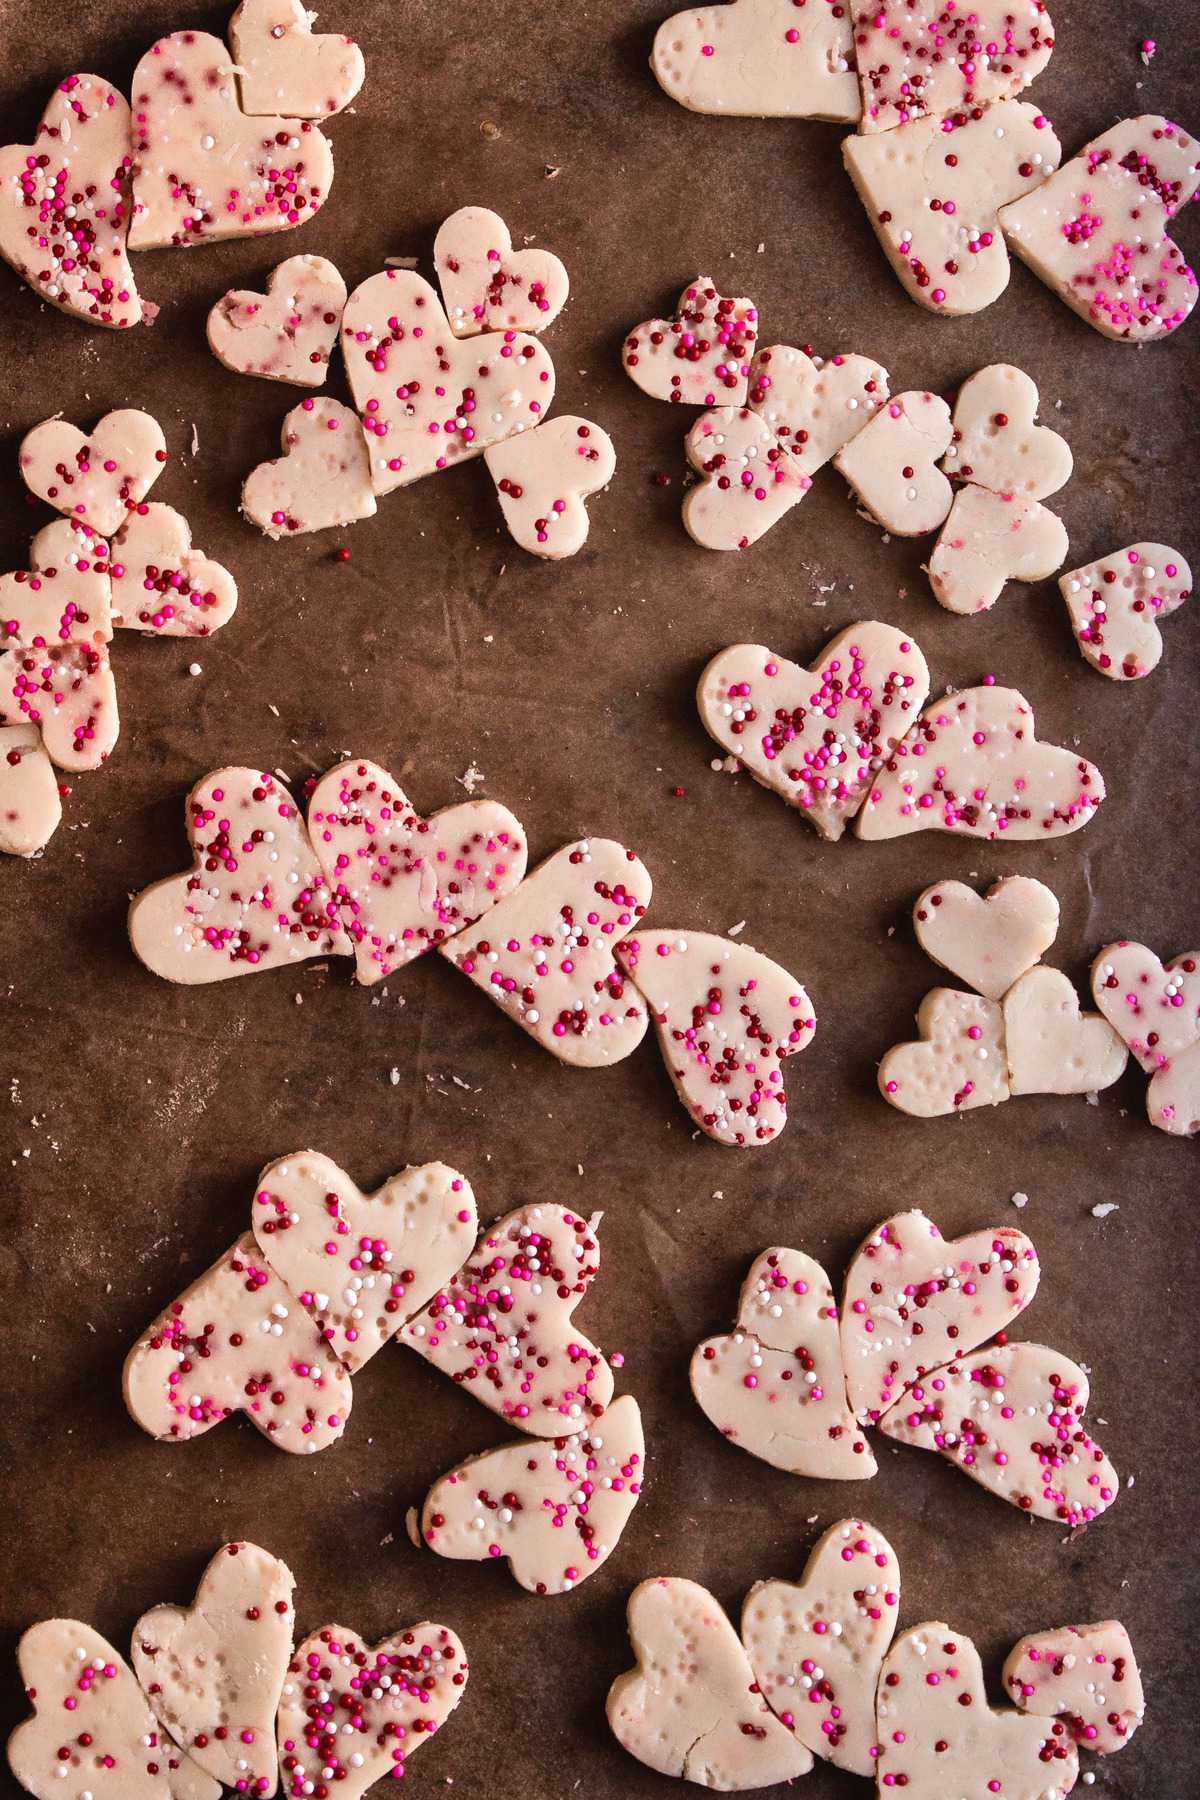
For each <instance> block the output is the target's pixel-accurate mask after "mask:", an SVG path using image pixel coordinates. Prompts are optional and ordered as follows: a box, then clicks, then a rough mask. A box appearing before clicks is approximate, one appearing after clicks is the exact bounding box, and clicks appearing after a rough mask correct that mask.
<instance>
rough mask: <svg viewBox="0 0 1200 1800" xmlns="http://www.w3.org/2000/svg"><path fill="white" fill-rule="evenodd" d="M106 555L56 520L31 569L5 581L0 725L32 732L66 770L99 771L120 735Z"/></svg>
mask: <svg viewBox="0 0 1200 1800" xmlns="http://www.w3.org/2000/svg"><path fill="white" fill-rule="evenodd" d="M107 554H108V546H107V545H106V544H105V543H104V542H103V541H102V540H97V539H96V538H95V537H94V536H93V535H92V534H91V533H90V532H89V531H88V530H87V528H86V527H81V526H76V525H73V524H71V523H69V522H68V521H67V520H65V519H56V520H55V522H54V523H53V524H52V525H46V526H43V528H42V530H41V531H39V532H38V534H37V536H36V537H35V538H34V540H33V542H32V543H31V544H30V546H29V568H28V569H23V570H21V571H19V572H18V573H17V574H15V575H3V576H0V722H2V723H5V724H10V725H34V726H36V727H37V728H38V730H39V732H40V733H41V738H42V743H43V745H44V746H45V749H46V753H47V755H48V756H49V757H50V759H51V761H52V762H54V763H57V765H58V767H59V768H60V769H70V770H83V769H98V768H99V767H100V765H101V764H102V763H103V762H105V761H106V759H107V758H108V756H109V754H110V752H111V751H112V749H113V746H114V745H115V744H116V741H117V736H118V733H119V731H120V719H119V716H118V711H117V686H116V681H115V680H114V678H113V672H112V668H111V666H110V663H109V660H108V644H109V640H110V639H111V637H112V627H113V617H112V586H111V583H110V580H109V574H108V563H107V560H106V558H107ZM14 766H15V765H14Z"/></svg>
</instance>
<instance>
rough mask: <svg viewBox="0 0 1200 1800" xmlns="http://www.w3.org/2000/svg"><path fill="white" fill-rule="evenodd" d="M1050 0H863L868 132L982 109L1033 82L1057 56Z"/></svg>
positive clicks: (860, 24)
mask: <svg viewBox="0 0 1200 1800" xmlns="http://www.w3.org/2000/svg"><path fill="white" fill-rule="evenodd" d="M1053 49H1054V27H1053V26H1052V24H1051V23H1050V15H1049V13H1048V12H1047V10H1046V7H1045V5H1044V4H1043V0H972V4H971V7H970V9H969V10H967V9H964V8H959V7H956V6H955V4H954V0H859V3H858V5H856V7H855V8H854V50H855V57H856V61H857V64H858V79H859V82H860V84H861V87H862V124H861V125H860V126H859V130H860V131H862V132H879V131H891V130H892V129H893V128H894V127H895V126H897V125H904V124H905V123H906V122H907V121H908V120H910V119H921V118H926V117H928V118H930V119H932V118H938V119H941V118H942V117H943V116H944V115H946V114H956V113H959V112H962V111H966V112H971V111H977V110H978V109H979V108H980V107H983V106H986V105H987V104H988V102H989V101H992V100H1003V99H1005V98H1007V97H1009V96H1011V95H1013V94H1019V93H1020V92H1021V90H1022V89H1023V88H1027V87H1028V86H1029V84H1030V82H1031V81H1032V80H1033V79H1034V77H1035V76H1036V75H1040V74H1041V72H1042V70H1043V69H1044V68H1045V67H1046V64H1047V63H1048V62H1049V61H1050V54H1051V51H1052V50H1053Z"/></svg>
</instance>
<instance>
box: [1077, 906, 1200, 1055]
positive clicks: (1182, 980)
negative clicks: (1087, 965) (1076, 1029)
mask: <svg viewBox="0 0 1200 1800" xmlns="http://www.w3.org/2000/svg"><path fill="white" fill-rule="evenodd" d="M1092 996H1093V998H1094V999H1095V1002H1096V1005H1097V1006H1098V1007H1099V1008H1100V1011H1101V1012H1102V1013H1103V1014H1104V1017H1105V1018H1106V1019H1107V1020H1108V1022H1109V1024H1110V1025H1111V1026H1112V1028H1113V1030H1114V1031H1115V1032H1117V1033H1118V1035H1119V1036H1120V1037H1122V1038H1123V1039H1124V1041H1125V1043H1127V1044H1128V1046H1129V1048H1130V1049H1131V1050H1132V1051H1133V1054H1134V1055H1135V1056H1136V1058H1137V1060H1138V1062H1139V1063H1140V1064H1141V1065H1142V1067H1143V1069H1145V1071H1146V1073H1147V1075H1152V1074H1154V1072H1155V1071H1156V1070H1157V1069H1161V1068H1163V1067H1165V1066H1166V1064H1167V1063H1168V1062H1170V1061H1171V1060H1172V1058H1174V1057H1176V1056H1178V1055H1180V1053H1181V1052H1182V1051H1184V1050H1186V1049H1188V1048H1189V1046H1190V1045H1192V1044H1194V1043H1195V1042H1196V1041H1197V1039H1200V950H1184V951H1181V953H1180V954H1179V955H1178V956H1175V957H1172V959H1171V961H1170V962H1169V963H1167V964H1166V966H1165V967H1164V965H1163V964H1162V963H1161V962H1160V961H1159V959H1158V957H1157V956H1156V955H1155V954H1154V952H1153V950H1148V949H1147V948H1146V946H1145V944H1135V943H1131V942H1130V941H1129V940H1128V939H1124V938H1123V939H1121V941H1120V942H1118V943H1115V944H1105V946H1104V948H1103V950H1101V951H1100V953H1099V955H1098V956H1097V957H1096V959H1095V961H1094V962H1093V963H1092Z"/></svg>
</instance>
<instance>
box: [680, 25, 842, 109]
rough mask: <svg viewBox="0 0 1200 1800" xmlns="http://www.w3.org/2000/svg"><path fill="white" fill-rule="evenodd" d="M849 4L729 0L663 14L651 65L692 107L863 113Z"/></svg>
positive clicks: (690, 107) (683, 102) (685, 102)
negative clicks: (669, 16)
mask: <svg viewBox="0 0 1200 1800" xmlns="http://www.w3.org/2000/svg"><path fill="white" fill-rule="evenodd" d="M853 65H854V39H853V36H852V33H851V26H850V9H849V8H848V7H846V6H804V5H799V6H798V5H797V3H796V0H731V3H730V4H729V5H727V6H726V5H720V6H698V7H695V8H693V9H692V11H690V12H681V13H675V14H674V16H673V17H672V18H669V19H664V21H663V23H662V24H661V25H660V26H659V28H658V32H657V34H656V35H655V39H654V49H653V50H652V51H651V54H650V67H651V68H652V69H653V70H654V74H655V78H656V80H657V81H658V84H659V86H660V87H661V88H662V89H663V92H664V93H667V94H670V96H671V98H672V100H678V102H679V104H680V106H686V107H687V108H688V109H689V110H690V111H691V112H698V113H716V114H719V115H724V116H725V117H727V118H736V117H743V118H751V119H830V120H833V121H834V122H844V123H846V124H853V123H854V121H855V120H856V119H857V118H858V116H859V113H860V112H861V111H862V102H861V100H860V98H859V93H858V81H857V78H856V76H855V74H854V66H853Z"/></svg>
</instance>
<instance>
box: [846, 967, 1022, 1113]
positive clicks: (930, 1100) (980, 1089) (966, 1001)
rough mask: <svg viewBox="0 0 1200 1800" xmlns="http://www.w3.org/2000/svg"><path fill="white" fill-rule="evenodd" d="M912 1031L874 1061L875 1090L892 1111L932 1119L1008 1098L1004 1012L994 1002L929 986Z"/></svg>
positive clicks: (994, 1103) (1009, 1090) (997, 1103)
mask: <svg viewBox="0 0 1200 1800" xmlns="http://www.w3.org/2000/svg"><path fill="white" fill-rule="evenodd" d="M917 1034H918V1035H917V1038H916V1039H915V1040H914V1041H913V1042H911V1043H906V1044H895V1045H893V1047H892V1049H890V1050H889V1051H888V1052H887V1054H886V1055H885V1056H884V1057H883V1058H882V1059H881V1061H880V1064H879V1071H878V1076H877V1079H878V1083H879V1091H880V1093H881V1094H882V1095H883V1097H884V1099H885V1100H887V1101H888V1102H889V1103H890V1105H892V1106H894V1107H895V1108H896V1109H897V1111H898V1112H905V1113H909V1114H911V1115H912V1117H913V1118H916V1119H937V1118H941V1117H942V1116H943V1115H945V1114H946V1113H958V1112H970V1111H971V1110H972V1109H973V1108H974V1107H976V1106H999V1105H1000V1103H1001V1101H1002V1100H1007V1099H1008V1097H1009V1094H1010V1092H1011V1089H1010V1087H1009V1081H1008V1065H1007V1062H1006V1059H1005V1053H1004V1013H1003V1010H1002V1008H1001V1007H999V1006H997V1005H996V1004H995V1002H994V1001H992V1000H984V999H981V998H980V996H979V995H978V994H962V993H959V991H958V989H957V988H943V987H939V988H932V989H931V990H930V992H929V993H928V994H926V996H925V998H924V999H923V1000H922V1002H921V1004H920V1006H919V1007H918V1009H917Z"/></svg>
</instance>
